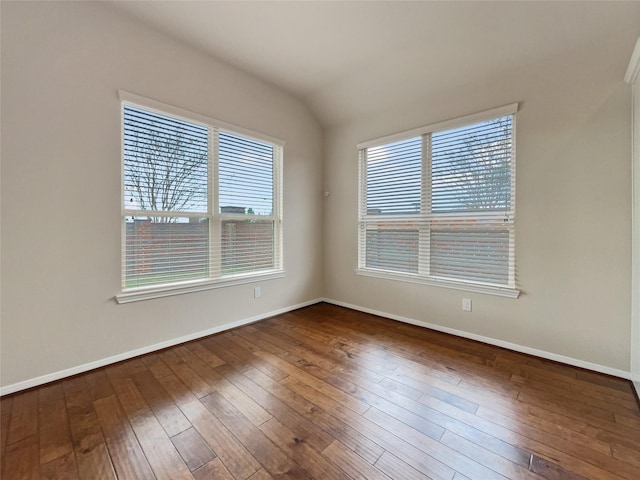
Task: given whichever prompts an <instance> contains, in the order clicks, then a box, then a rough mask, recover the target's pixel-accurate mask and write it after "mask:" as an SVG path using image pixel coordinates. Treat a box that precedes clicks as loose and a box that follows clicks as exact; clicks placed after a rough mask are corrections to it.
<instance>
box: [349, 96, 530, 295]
mask: <svg viewBox="0 0 640 480" xmlns="http://www.w3.org/2000/svg"><path fill="white" fill-rule="evenodd" d="M516 111H517V104H515V105H509V106H507V107H503V108H499V109H495V110H492V111H489V112H484V113H481V114H476V115H471V116H468V117H464V118H461V119H458V120H453V121H448V122H444V123H441V124H437V125H432V126H430V127H423V128H419V129H416V130H412V131H410V132H405V133H401V134H398V135H393V136H390V137H385V138H382V139H378V140H373V141H371V142H367V143H365V144H361V145H359V146H358V148H359V157H360V208H359V242H358V245H359V249H358V250H359V260H358V270H357V272H358V273H360V274H363V275H369V276H377V277H383V278H391V279H399V280H406V281H415V282H421V283H427V284H431V285H440V286H446V287H452V288H458V289H463V290H470V291H476V292H481V293H491V294H497V295H503V296H508V297H517V296H518V294H519V292H518V290H516V285H515V252H514V235H515V228H514V219H515V113H516Z"/></svg>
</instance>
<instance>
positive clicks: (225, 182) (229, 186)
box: [218, 131, 273, 215]
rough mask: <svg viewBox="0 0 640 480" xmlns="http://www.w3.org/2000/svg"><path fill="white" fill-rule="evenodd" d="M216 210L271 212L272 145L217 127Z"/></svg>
mask: <svg viewBox="0 0 640 480" xmlns="http://www.w3.org/2000/svg"><path fill="white" fill-rule="evenodd" d="M218 149H219V163H218V168H219V178H220V180H219V184H220V210H221V212H222V213H241V214H247V215H272V214H273V146H271V145H268V144H265V143H261V142H257V141H255V140H250V139H247V138H243V137H240V136H238V135H234V134H232V133H228V132H224V131H221V132H220V133H219V137H218Z"/></svg>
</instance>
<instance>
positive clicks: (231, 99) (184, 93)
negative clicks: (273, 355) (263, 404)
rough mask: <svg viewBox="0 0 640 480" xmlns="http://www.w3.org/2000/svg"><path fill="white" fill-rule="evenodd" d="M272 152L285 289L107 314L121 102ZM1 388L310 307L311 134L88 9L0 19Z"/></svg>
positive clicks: (172, 45)
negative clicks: (279, 181) (145, 101)
mask: <svg viewBox="0 0 640 480" xmlns="http://www.w3.org/2000/svg"><path fill="white" fill-rule="evenodd" d="M118 89H123V90H126V91H129V92H132V93H136V94H139V95H143V96H146V97H149V98H153V99H156V100H159V101H162V102H165V103H168V104H172V105H175V106H178V107H180V108H183V109H187V110H191V111H193V112H197V113H200V114H203V115H207V116H210V117H213V118H217V119H220V120H223V121H226V122H230V123H233V124H236V125H239V126H242V127H245V128H248V129H252V130H255V131H259V132H262V133H264V134H267V135H270V136H273V137H276V138H281V139H283V140H285V141H286V142H287V143H286V148H285V160H284V232H285V233H284V249H285V268H286V270H287V275H286V277H285V278H284V279H278V280H273V281H268V282H263V283H260V284H258V285H260V286H261V287H262V297H261V298H259V299H254V298H253V287H254V285H252V284H249V285H243V286H237V287H229V288H222V289H216V290H209V291H206V292H199V293H192V294H187V295H179V296H173V297H167V298H160V299H154V300H148V301H142V302H135V303H131V304H126V305H117V304H116V303H115V302H114V300H113V297H114V295H115V294H117V293H118V292H119V288H120V204H121V200H120V170H121V165H120V164H121V160H120V102H119V100H118V95H117V90H118ZM1 153H2V177H1V178H2V188H1V193H2V201H1V206H2V302H1V306H2V311H1V315H2V343H1V352H2V353H1V361H2V371H1V377H2V379H1V380H2V385H3V386H8V385H12V384H16V383H19V382H23V381H27V380H30V379H33V378H35V377H38V376H41V375H47V374H52V373H55V372H58V371H63V370H66V369H70V368H74V367H77V366H80V365H83V364H87V363H89V362H93V361H98V360H101V359H104V358H107V357H110V356H113V355H119V354H122V353H125V352H129V351H132V350H135V349H139V348H144V347H146V346H149V345H154V344H157V343H160V342H165V341H169V340H171V339H175V338H179V337H182V336H186V335H189V334H192V333H194V332H199V331H203V330H207V329H211V328H215V327H216V326H221V325H225V324H228V323H231V322H234V321H238V320H243V319H246V318H250V317H254V316H259V315H261V314H264V313H267V312H271V311H274V310H278V309H281V308H287V307H289V306H292V305H296V304H299V303H301V302H306V301H310V300H313V299H316V298H318V297H320V296H321V295H322V292H321V287H322V284H321V276H320V275H319V274H318V272H320V271H321V269H322V255H321V252H322V243H321V240H322V233H321V224H320V222H319V221H318V219H319V218H320V217H321V216H322V197H321V185H322V179H321V175H322V164H321V161H322V158H321V155H322V132H321V130H320V128H319V126H318V124H317V122H316V121H315V119H314V118H313V117H312V115H310V113H309V112H308V111H307V109H306V108H305V107H304V106H303V105H302V104H301V103H300V102H299V101H297V100H295V99H293V98H292V97H290V96H288V95H287V94H285V93H283V92H281V91H280V90H278V89H276V88H274V87H272V86H269V85H267V84H265V83H264V82H262V81H260V80H258V79H256V78H254V77H251V76H249V75H247V74H245V73H243V72H240V71H238V70H236V69H233V68H231V67H229V66H227V65H224V64H222V63H220V62H218V61H216V60H214V59H212V58H211V57H208V56H205V55H204V54H202V53H199V52H197V51H195V50H194V49H193V48H190V47H187V46H185V45H183V44H180V43H178V42H175V41H173V40H170V39H169V38H168V37H166V36H164V35H162V34H159V33H157V32H155V31H153V30H150V29H148V28H146V27H144V26H142V25H141V24H138V23H135V22H133V21H130V20H127V19H126V18H124V17H122V16H121V15H120V14H118V13H117V12H116V11H115V10H112V9H111V8H110V7H108V6H104V5H100V4H96V3H91V2H78V3H69V4H65V3H47V2H45V3H43V4H34V3H31V2H21V3H19V4H12V3H6V2H3V5H2V152H1Z"/></svg>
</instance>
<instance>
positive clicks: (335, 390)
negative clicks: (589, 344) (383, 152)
mask: <svg viewBox="0 0 640 480" xmlns="http://www.w3.org/2000/svg"><path fill="white" fill-rule="evenodd" d="M0 407H1V409H0V414H1V415H0V417H1V423H0V448H1V452H0V453H1V456H2V467H1V468H2V470H1V473H2V475H1V478H2V479H3V480H5V479H6V480H22V479H70V480H73V479H90V480H96V479H116V478H118V479H132V480H144V479H170V480H176V479H196V480H203V479H229V480H234V479H235V480H267V479H318V480H321V479H322V480H341V479H364V480H389V479H394V480H419V479H443V480H463V479H472V480H476V479H478V480H485V479H504V478H510V479H540V478H546V479H551V480H560V479H562V480H565V479H567V480H573V479H585V478H587V479H627V480H637V479H640V409H639V407H638V403H637V399H636V397H635V396H634V393H633V391H632V389H631V385H630V383H629V382H628V381H625V380H621V379H617V378H613V377H608V376H605V375H600V374H596V373H592V372H588V371H585V370H581V369H577V368H573V367H569V366H565V365H561V364H558V363H553V362H549V361H545V360H542V359H539V358H535V357H530V356H527V355H521V354H518V353H514V352H511V351H508V350H504V349H500V348H497V347H492V346H488V345H484V344H481V343H478V342H474V341H470V340H465V339H461V338H458V337H454V336H451V335H446V334H442V333H438V332H434V331H431V330H426V329H422V328H419V327H414V326H410V325H405V324H402V323H398V322H394V321H390V320H386V319H382V318H380V317H376V316H373V315H368V314H364V313H360V312H356V311H353V310H348V309H345V308H341V307H336V306H333V305H328V304H317V305H313V306H311V307H307V308H303V309H300V310H297V311H294V312H291V313H287V314H283V315H279V316H276V317H273V318H270V319H267V320H264V321H261V322H259V323H255V324H253V325H250V326H245V327H240V328H237V329H234V330H231V331H228V332H224V333H221V334H218V335H213V336H210V337H207V338H204V339H201V340H198V341H193V342H190V343H187V344H184V345H180V346H177V347H173V348H169V349H166V350H163V351H160V352H157V353H153V354H149V355H145V356H143V357H139V358H135V359H132V360H129V361H126V362H121V363H118V364H115V365H111V366H109V367H105V368H102V369H98V370H95V371H93V372H89V373H87V374H83V375H78V376H75V377H73V378H69V379H66V380H63V381H59V382H55V383H51V384H48V385H44V386H42V387H40V388H35V389H32V390H29V391H25V392H21V393H18V394H14V395H9V396H6V397H4V398H2V399H1V404H0Z"/></svg>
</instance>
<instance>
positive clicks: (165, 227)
mask: <svg viewBox="0 0 640 480" xmlns="http://www.w3.org/2000/svg"><path fill="white" fill-rule="evenodd" d="M281 155H282V148H281V147H280V146H278V145H272V144H269V143H266V142H264V141H256V140H254V139H250V138H247V137H245V136H242V135H237V134H234V133H232V132H228V131H225V130H220V129H218V128H216V127H215V126H203V125H200V124H198V123H195V122H194V123H191V122H188V121H186V120H184V119H182V118H177V117H173V116H171V115H164V114H161V113H157V112H153V111H147V110H145V109H144V108H139V107H137V106H134V105H128V104H124V105H123V181H124V184H123V187H124V188H123V191H124V210H123V218H124V232H123V233H124V234H123V290H124V291H128V290H135V289H139V288H144V287H155V286H165V285H171V284H174V283H180V282H186V281H197V280H208V279H224V278H225V277H232V276H235V275H247V274H252V273H256V272H265V271H270V270H274V269H279V268H281V264H282V260H281V258H280V251H281V249H280V247H279V244H278V242H279V241H280V238H281V236H280V233H279V229H280V228H281V224H280V221H279V203H278V201H277V199H276V198H275V194H276V190H275V179H276V170H275V169H276V168H277V164H279V162H280V159H281ZM214 166H215V168H214ZM215 174H217V175H218V176H217V179H216V178H213V177H214V175H215ZM214 188H215V189H216V190H215V191H213V190H214ZM215 207H217V208H215ZM214 210H215V211H214Z"/></svg>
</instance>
